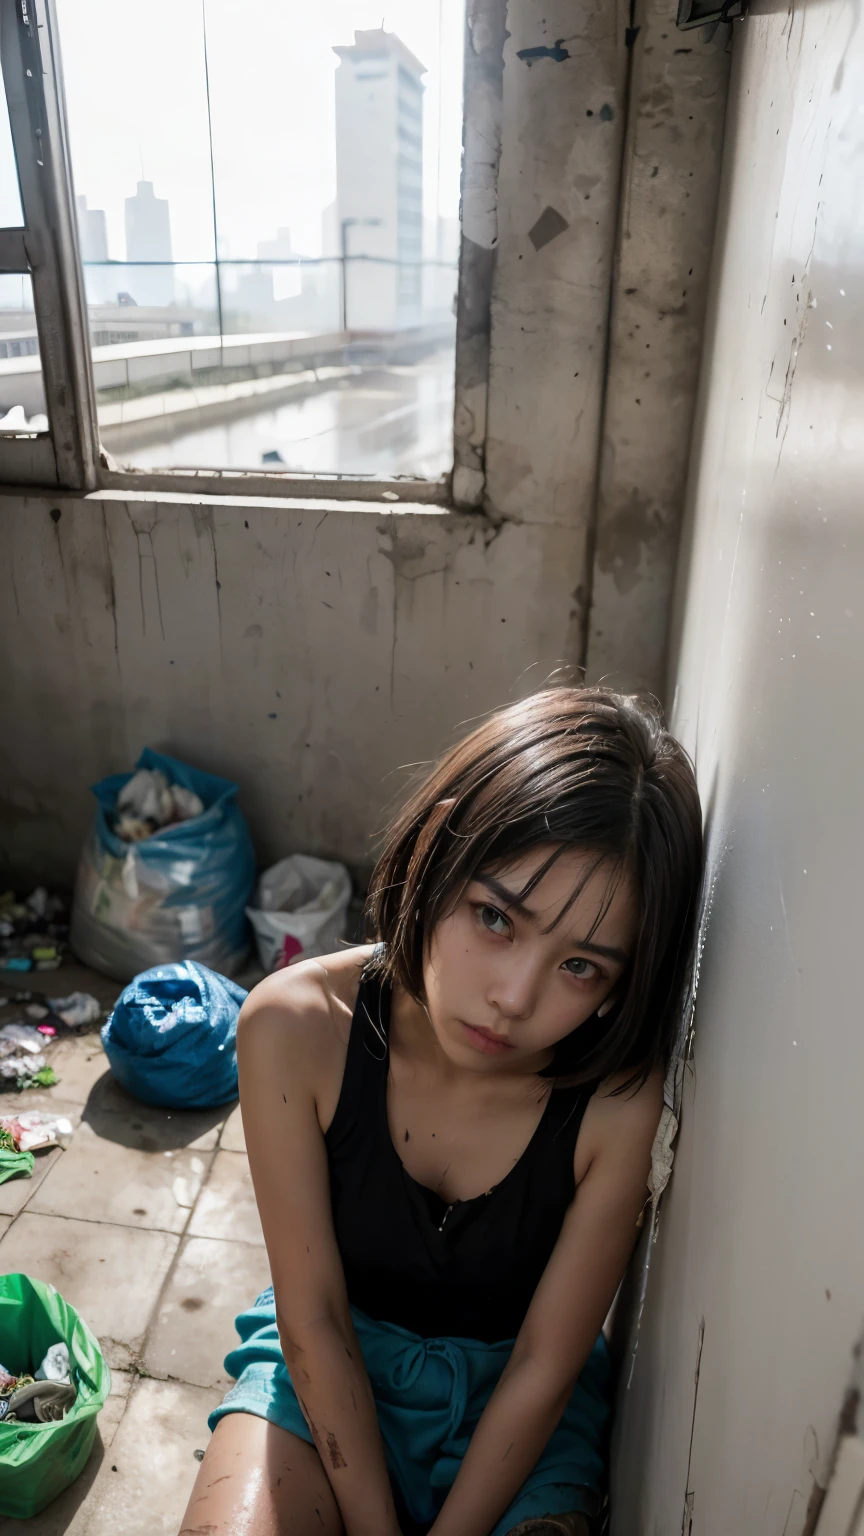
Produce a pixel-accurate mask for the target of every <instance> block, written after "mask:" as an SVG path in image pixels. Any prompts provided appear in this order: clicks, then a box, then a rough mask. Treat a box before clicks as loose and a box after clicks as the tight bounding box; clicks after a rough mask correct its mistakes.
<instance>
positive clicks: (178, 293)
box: [58, 0, 464, 477]
mask: <svg viewBox="0 0 864 1536" xmlns="http://www.w3.org/2000/svg"><path fill="white" fill-rule="evenodd" d="M58 11H59V15H60V23H61V42H62V52H63V70H64V80H65V90H66V101H67V109H68V114H69V125H70V138H71V147H72V162H73V174H74V179H75V189H76V195H77V204H78V225H79V236H80V247H81V255H82V260H83V264H84V276H85V288H86V292H87V300H88V307H89V315H90V331H91V343H92V346H93V357H94V371H95V375H96V390H97V403H98V410H99V423H100V433H101V436H102V439H103V442H104V444H105V447H106V448H107V449H108V450H109V452H110V453H111V454H112V455H113V457H114V458H115V459H116V460H117V461H118V462H119V463H121V464H122V465H124V466H126V467H130V468H136V467H139V468H157V467H165V468H170V467H197V468H212V469H220V468H228V469H231V468H234V469H262V468H263V469H266V468H273V469H279V468H286V469H292V470H296V471H300V472H303V471H308V472H310V473H316V472H318V473H343V474H367V475H392V474H420V475H424V476H428V477H437V476H438V475H440V474H442V473H443V472H445V471H446V470H447V469H449V468H450V466H451V463H452V412H453V373H454V345H455V315H454V312H455V292H456V278H457V263H458V244H459V226H458V201H459V169H460V156H461V132H462V82H461V66H462V47H463V26H464V0H437V3H436V0H433V3H431V4H430V3H429V0H395V3H394V4H393V5H392V6H391V9H390V10H389V11H388V12H387V17H386V24H385V26H383V27H382V18H381V9H380V7H376V4H375V3H373V0H319V3H317V4H316V5H314V6H305V5H304V6H299V5H297V4H294V3H286V0H259V3H258V4H257V5H256V6H255V7H254V8H253V9H252V10H248V11H247V10H244V8H243V7H238V5H237V4H236V0H204V3H203V5H202V3H201V0H58ZM169 38H170V47H168V46H166V39H169ZM130 57H134V59H135V69H134V70H131V71H130V70H129V69H127V68H125V67H122V66H123V61H124V60H128V59H129V58H130ZM442 82H443V85H442ZM108 121H110V123H111V132H110V134H109V133H106V131H105V124H106V122H108Z"/></svg>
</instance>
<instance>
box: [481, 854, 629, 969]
mask: <svg viewBox="0 0 864 1536" xmlns="http://www.w3.org/2000/svg"><path fill="white" fill-rule="evenodd" d="M477 880H478V883H479V884H480V885H485V887H486V889H487V891H491V893H492V895H493V896H497V897H498V900H499V901H501V902H503V903H504V905H505V906H506V907H511V908H512V910H513V911H514V912H518V913H519V916H520V917H524V918H525V919H526V921H527V922H529V923H536V922H537V920H538V918H539V913H537V912H535V911H534V909H533V907H526V905H525V903H524V901H522V900H520V898H519V896H518V895H517V894H516V892H515V891H510V890H508V889H507V886H506V885H502V884H501V881H500V880H496V879H495V877H494V875H478V876H477ZM572 944H573V948H574V949H584V950H587V952H588V954H589V955H602V956H603V958H604V960H614V961H615V963H616V965H620V966H625V965H626V964H627V963H628V961H629V959H630V956H629V955H628V954H627V952H626V951H625V950H623V949H619V948H618V946H617V945H615V944H595V943H594V942H593V941H592V940H591V939H573V940H572Z"/></svg>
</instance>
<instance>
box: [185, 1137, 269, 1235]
mask: <svg viewBox="0 0 864 1536" xmlns="http://www.w3.org/2000/svg"><path fill="white" fill-rule="evenodd" d="M188 1231H189V1235H190V1237H226V1238H232V1239H234V1240H235V1241H237V1242H241V1243H263V1242H264V1234H263V1232H262V1231H261V1222H260V1220H259V1219H258V1207H257V1205H256V1204H255V1191H254V1190H253V1188H252V1179H251V1177H250V1174H249V1164H248V1162H247V1160H246V1158H245V1156H244V1155H243V1154H242V1153H241V1152H217V1153H216V1156H215V1158H214V1159H213V1166H212V1168H211V1169H210V1176H209V1178H208V1180H207V1183H206V1184H205V1185H204V1188H203V1189H202V1191H201V1193H200V1195H199V1196H198V1204H197V1205H196V1207H195V1209H194V1211H193V1212H192V1220H191V1221H190V1223H189V1228H188Z"/></svg>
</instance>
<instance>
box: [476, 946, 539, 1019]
mask: <svg viewBox="0 0 864 1536" xmlns="http://www.w3.org/2000/svg"><path fill="white" fill-rule="evenodd" d="M537 985H538V972H537V967H536V966H532V965H531V964H530V963H528V962H526V961H525V960H524V959H521V960H516V959H515V958H514V959H513V960H511V961H510V962H509V964H508V963H503V964H501V965H500V966H499V967H496V970H495V973H494V975H493V977H492V980H491V982H490V985H489V988H488V991H487V994H486V995H487V1001H488V1002H489V1004H490V1005H491V1006H492V1007H493V1008H497V1010H498V1012H499V1013H501V1014H503V1015H504V1017H505V1018H507V1019H527V1018H529V1017H530V1015H531V1014H532V1013H533V1011H534V1006H535V1002H536V998H537Z"/></svg>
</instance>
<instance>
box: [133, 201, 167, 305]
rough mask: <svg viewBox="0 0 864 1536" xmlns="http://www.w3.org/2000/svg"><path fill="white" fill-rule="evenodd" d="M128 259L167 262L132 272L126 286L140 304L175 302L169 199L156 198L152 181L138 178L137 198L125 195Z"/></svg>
mask: <svg viewBox="0 0 864 1536" xmlns="http://www.w3.org/2000/svg"><path fill="white" fill-rule="evenodd" d="M126 260H127V261H128V262H132V263H135V262H139V261H140V262H164V263H166V265H164V266H146V267H145V266H142V267H139V268H138V269H137V270H135V269H134V267H133V270H131V271H129V272H128V273H127V276H126V284H125V286H126V288H127V289H128V291H129V292H130V293H131V295H132V297H133V299H134V300H135V302H136V303H137V304H147V305H155V306H162V305H166V304H171V303H173V300H174V271H173V268H172V267H171V266H170V265H168V263H170V262H171V260H172V253H171V218H170V214H169V211H168V199H167V198H165V197H156V196H154V193H153V183H152V181H139V183H138V190H137V192H136V193H135V196H134V197H127V198H126Z"/></svg>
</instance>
